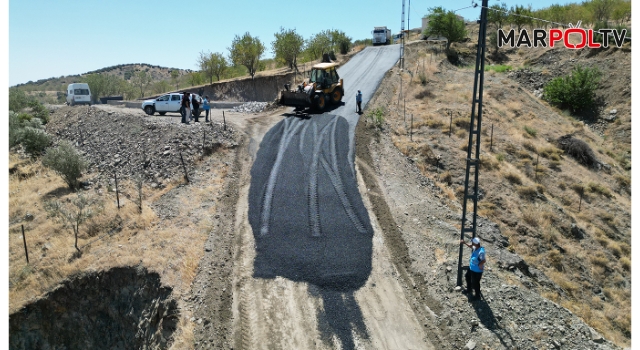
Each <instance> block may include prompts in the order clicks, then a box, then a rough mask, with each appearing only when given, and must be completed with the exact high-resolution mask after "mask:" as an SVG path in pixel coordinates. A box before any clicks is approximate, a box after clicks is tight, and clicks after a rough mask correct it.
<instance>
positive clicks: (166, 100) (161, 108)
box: [142, 92, 202, 117]
mask: <svg viewBox="0 0 640 350" xmlns="http://www.w3.org/2000/svg"><path fill="white" fill-rule="evenodd" d="M191 95H192V96H195V98H196V100H197V101H198V103H200V108H198V111H197V112H196V113H195V114H194V116H196V117H198V116H200V112H201V111H202V97H200V95H198V94H191ZM181 101H182V94H181V93H177V92H172V93H170V94H166V95H162V96H160V97H158V98H154V99H151V100H145V101H144V102H142V109H143V110H144V111H145V113H147V114H148V115H153V114H154V113H156V112H158V113H159V114H160V115H165V114H166V113H167V112H173V113H180V106H181Z"/></svg>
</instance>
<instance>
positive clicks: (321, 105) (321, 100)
mask: <svg viewBox="0 0 640 350" xmlns="http://www.w3.org/2000/svg"><path fill="white" fill-rule="evenodd" d="M313 102H314V105H315V106H316V109H317V110H318V111H320V112H322V111H324V109H325V107H327V99H326V98H325V97H324V95H323V94H318V95H315V96H314V97H313Z"/></svg>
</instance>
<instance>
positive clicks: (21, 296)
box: [9, 156, 226, 312]
mask: <svg viewBox="0 0 640 350" xmlns="http://www.w3.org/2000/svg"><path fill="white" fill-rule="evenodd" d="M12 159H14V162H15V163H16V164H18V166H19V167H21V168H22V170H27V169H32V170H33V171H34V172H35V175H34V176H31V177H30V178H28V179H25V180H20V178H19V177H18V176H10V179H9V189H10V195H9V203H10V207H9V211H10V217H11V218H13V219H12V220H11V222H10V227H9V281H10V287H9V307H10V311H11V312H13V311H15V310H17V309H18V308H20V307H21V306H23V305H24V304H26V303H28V302H30V301H31V300H33V299H34V298H37V297H38V296H40V295H43V294H44V293H46V292H47V291H48V290H50V289H51V288H53V287H54V286H55V285H57V284H58V283H59V282H60V281H61V280H62V279H64V278H67V277H68V276H70V275H72V274H75V273H78V272H82V271H87V270H103V269H110V268H112V267H116V266H133V265H138V264H141V265H142V266H144V267H146V268H147V269H149V270H150V271H155V272H158V273H159V274H160V276H161V279H162V282H163V284H165V285H169V286H171V287H172V288H173V293H174V297H175V298H176V299H178V298H179V297H180V295H182V294H185V293H188V291H189V288H190V283H191V282H192V280H193V278H194V277H195V274H196V269H197V266H198V263H199V261H200V259H201V257H202V255H203V249H202V245H203V244H204V241H205V240H206V238H207V235H208V232H209V230H210V225H202V224H201V223H202V221H203V218H206V217H208V216H210V215H209V214H213V211H214V210H215V206H211V207H210V208H208V209H202V208H201V203H202V202H203V201H211V200H213V199H214V198H213V197H215V195H214V194H216V193H219V191H220V189H221V186H222V184H223V180H222V179H220V178H219V177H213V178H210V179H209V181H207V183H206V184H204V185H203V187H202V188H198V189H195V186H194V189H195V190H194V191H193V192H191V193H189V195H188V198H181V199H179V201H180V202H179V203H181V204H182V205H178V206H177V207H176V208H175V210H176V211H177V212H176V214H177V215H178V216H177V218H176V219H174V220H169V221H167V220H162V219H161V218H159V217H158V216H156V214H155V213H154V212H153V210H152V209H151V208H150V207H149V204H150V202H152V201H154V200H157V199H158V198H159V197H160V196H161V195H162V194H164V193H167V192H168V191H170V190H171V189H172V188H173V187H174V186H175V184H169V185H168V186H167V187H166V188H165V189H162V190H153V189H151V188H146V187H145V188H144V195H145V196H144V198H143V210H142V213H140V212H139V209H138V206H137V204H136V203H135V201H134V200H135V194H136V191H135V187H134V184H133V183H132V182H130V181H127V180H124V179H123V180H122V182H121V184H120V185H121V189H122V192H123V193H121V205H122V207H121V208H120V209H119V210H118V209H117V207H116V203H115V202H116V201H115V193H113V192H108V191H107V189H106V188H104V187H103V188H102V189H100V190H99V189H97V188H94V189H92V190H88V191H83V195H84V196H86V197H90V198H95V199H101V200H102V202H103V203H104V209H103V210H101V211H99V212H98V214H97V215H96V216H94V217H93V218H92V219H91V220H90V221H88V222H86V223H85V224H83V225H81V226H80V234H79V237H78V238H79V239H78V246H79V247H80V249H81V251H82V255H81V256H80V257H79V258H77V259H70V257H71V255H72V254H73V253H74V251H75V249H74V248H73V234H72V233H71V231H70V230H69V229H65V228H63V227H62V224H61V223H60V222H56V221H55V220H53V219H52V218H47V212H46V211H45V209H44V203H45V201H47V200H60V201H63V202H64V201H67V200H70V199H72V198H74V197H75V196H76V194H75V193H71V192H69V191H67V190H66V188H65V185H64V183H63V181H62V180H61V179H60V178H59V177H58V176H56V175H55V174H53V173H52V172H49V171H48V170H47V169H46V168H43V167H42V166H40V165H39V164H38V163H34V164H31V163H29V162H19V161H17V160H16V159H15V157H13V156H12ZM216 169H217V171H216V173H217V175H218V176H223V175H224V174H225V173H226V166H225V165H223V164H219V166H217V167H216ZM100 191H101V192H102V194H101V193H100ZM183 196H186V195H183ZM27 212H28V213H29V214H31V215H33V217H34V219H33V220H32V221H22V220H21V218H22V217H23V216H24V215H25V214H26V213H27ZM197 213H199V214H197ZM189 214H190V215H191V217H189V216H190V215H189ZM194 214H195V215H194ZM193 218H197V219H195V220H194V219H193ZM21 224H24V225H25V231H26V232H25V233H26V237H27V245H28V248H29V261H30V263H31V264H30V265H26V261H25V259H24V248H23V243H22V237H21V235H22V234H21V232H20V225H21ZM113 228H118V229H117V230H113V231H111V233H110V234H109V232H110V230H111V229H113Z"/></svg>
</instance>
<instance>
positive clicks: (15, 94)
mask: <svg viewBox="0 0 640 350" xmlns="http://www.w3.org/2000/svg"><path fill="white" fill-rule="evenodd" d="M28 102H29V98H28V97H27V94H25V93H24V91H22V90H19V89H17V88H13V89H9V110H10V111H14V112H19V111H20V110H21V109H23V108H25V107H26V106H27V103H28Z"/></svg>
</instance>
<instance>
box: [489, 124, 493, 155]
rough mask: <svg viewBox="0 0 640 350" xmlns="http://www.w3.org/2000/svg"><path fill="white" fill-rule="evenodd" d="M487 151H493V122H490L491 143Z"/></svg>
mask: <svg viewBox="0 0 640 350" xmlns="http://www.w3.org/2000/svg"><path fill="white" fill-rule="evenodd" d="M489 152H493V123H491V145H490V146H489Z"/></svg>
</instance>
